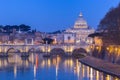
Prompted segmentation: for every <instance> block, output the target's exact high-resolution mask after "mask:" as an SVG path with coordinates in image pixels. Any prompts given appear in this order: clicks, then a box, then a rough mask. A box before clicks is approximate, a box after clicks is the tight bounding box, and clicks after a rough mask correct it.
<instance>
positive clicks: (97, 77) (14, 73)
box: [0, 54, 119, 80]
mask: <svg viewBox="0 0 120 80" xmlns="http://www.w3.org/2000/svg"><path fill="white" fill-rule="evenodd" d="M0 75H1V76H0V80H119V79H118V78H116V77H113V76H110V75H107V74H105V73H102V72H99V71H97V70H94V69H93V68H91V67H88V66H85V65H83V64H81V63H80V62H79V61H78V60H76V59H72V58H61V57H60V56H54V57H52V58H43V57H42V55H40V54H31V55H30V57H29V58H21V57H20V56H18V55H14V56H13V57H9V58H5V59H3V58H0Z"/></svg>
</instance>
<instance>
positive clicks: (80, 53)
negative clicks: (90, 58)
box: [72, 48, 88, 58]
mask: <svg viewBox="0 0 120 80" xmlns="http://www.w3.org/2000/svg"><path fill="white" fill-rule="evenodd" d="M86 55H88V54H87V51H86V50H85V49H83V48H78V49H74V50H73V52H72V56H73V57H75V58H80V57H85V56H86Z"/></svg>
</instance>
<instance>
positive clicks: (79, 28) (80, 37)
mask: <svg viewBox="0 0 120 80" xmlns="http://www.w3.org/2000/svg"><path fill="white" fill-rule="evenodd" d="M94 31H95V30H94V29H92V28H89V26H88V24H87V22H86V20H85V19H84V18H83V15H82V13H80V15H79V17H78V18H77V20H76V21H75V24H74V27H73V28H69V29H67V30H66V32H68V33H73V34H76V35H75V37H76V38H75V41H76V42H75V43H76V44H78V43H79V44H82V43H92V41H93V40H92V38H89V37H88V35H89V34H91V33H94Z"/></svg>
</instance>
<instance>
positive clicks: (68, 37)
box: [63, 32, 76, 44]
mask: <svg viewBox="0 0 120 80" xmlns="http://www.w3.org/2000/svg"><path fill="white" fill-rule="evenodd" d="M63 38H64V43H67V44H75V42H76V39H75V38H76V34H75V33H71V32H65V33H64V37H63Z"/></svg>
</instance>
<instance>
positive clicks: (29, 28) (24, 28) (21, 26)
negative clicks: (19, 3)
mask: <svg viewBox="0 0 120 80" xmlns="http://www.w3.org/2000/svg"><path fill="white" fill-rule="evenodd" d="M19 29H20V30H21V31H25V32H28V31H30V30H31V27H30V26H28V25H24V24H21V25H19Z"/></svg>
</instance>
